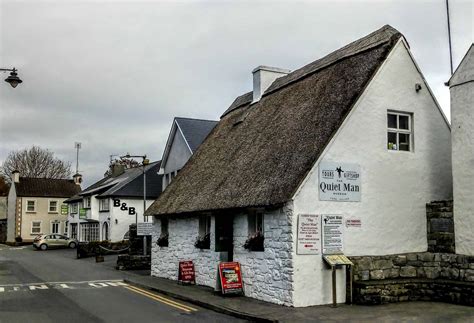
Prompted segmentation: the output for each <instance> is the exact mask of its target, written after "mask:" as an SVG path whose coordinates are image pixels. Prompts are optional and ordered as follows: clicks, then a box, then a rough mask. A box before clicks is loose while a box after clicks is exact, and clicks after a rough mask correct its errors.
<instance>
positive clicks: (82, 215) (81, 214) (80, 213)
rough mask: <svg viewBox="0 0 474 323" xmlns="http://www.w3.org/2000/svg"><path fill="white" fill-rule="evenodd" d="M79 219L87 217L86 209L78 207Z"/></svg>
mask: <svg viewBox="0 0 474 323" xmlns="http://www.w3.org/2000/svg"><path fill="white" fill-rule="evenodd" d="M79 219H87V209H84V208H80V209H79Z"/></svg>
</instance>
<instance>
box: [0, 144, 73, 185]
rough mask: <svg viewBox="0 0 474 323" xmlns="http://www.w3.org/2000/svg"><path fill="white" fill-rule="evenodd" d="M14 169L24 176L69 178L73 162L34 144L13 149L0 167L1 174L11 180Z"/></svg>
mask: <svg viewBox="0 0 474 323" xmlns="http://www.w3.org/2000/svg"><path fill="white" fill-rule="evenodd" d="M14 170H18V171H19V172H20V176H22V177H36V178H56V179H60V178H69V177H70V176H71V163H70V162H65V161H62V160H60V159H59V158H56V157H54V153H53V152H52V151H50V150H48V149H43V148H41V147H38V146H32V147H31V148H29V149H26V148H25V149H21V150H15V151H11V152H10V153H9V154H8V156H7V158H6V159H5V161H4V162H3V164H2V166H1V167H0V175H2V176H3V177H5V179H6V180H7V181H8V182H11V181H12V177H11V174H12V172H13V171H14Z"/></svg>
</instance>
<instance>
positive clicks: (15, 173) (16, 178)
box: [12, 170, 20, 183]
mask: <svg viewBox="0 0 474 323" xmlns="http://www.w3.org/2000/svg"><path fill="white" fill-rule="evenodd" d="M12 180H13V183H20V172H19V171H17V170H14V171H13V172H12Z"/></svg>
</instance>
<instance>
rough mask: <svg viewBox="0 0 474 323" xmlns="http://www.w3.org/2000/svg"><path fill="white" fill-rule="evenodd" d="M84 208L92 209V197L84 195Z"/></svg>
mask: <svg viewBox="0 0 474 323" xmlns="http://www.w3.org/2000/svg"><path fill="white" fill-rule="evenodd" d="M82 203H83V205H84V208H85V209H90V208H91V198H90V197H84V200H83V201H82Z"/></svg>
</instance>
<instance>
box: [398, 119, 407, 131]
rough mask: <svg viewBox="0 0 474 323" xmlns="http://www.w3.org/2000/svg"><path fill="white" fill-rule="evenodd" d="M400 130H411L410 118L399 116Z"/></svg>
mask: <svg viewBox="0 0 474 323" xmlns="http://www.w3.org/2000/svg"><path fill="white" fill-rule="evenodd" d="M398 117H399V119H398V128H399V129H406V130H408V129H410V125H409V118H408V116H398Z"/></svg>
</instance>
